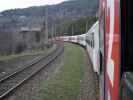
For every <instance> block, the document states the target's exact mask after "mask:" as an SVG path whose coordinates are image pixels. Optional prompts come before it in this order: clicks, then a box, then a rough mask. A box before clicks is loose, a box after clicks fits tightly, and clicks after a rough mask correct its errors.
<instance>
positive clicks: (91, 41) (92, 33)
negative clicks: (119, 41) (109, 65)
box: [86, 21, 100, 74]
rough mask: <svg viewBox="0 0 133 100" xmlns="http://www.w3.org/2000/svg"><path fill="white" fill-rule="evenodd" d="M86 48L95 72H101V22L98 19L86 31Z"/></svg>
mask: <svg viewBox="0 0 133 100" xmlns="http://www.w3.org/2000/svg"><path fill="white" fill-rule="evenodd" d="M86 48H87V51H88V54H89V56H90V59H91V61H92V64H93V70H94V72H97V73H98V74H99V70H100V60H99V22H98V21H97V22H96V23H95V24H94V25H93V26H92V27H91V29H90V30H89V31H88V32H87V33H86Z"/></svg>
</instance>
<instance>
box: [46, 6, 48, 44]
mask: <svg viewBox="0 0 133 100" xmlns="http://www.w3.org/2000/svg"><path fill="white" fill-rule="evenodd" d="M47 44H48V7H46V8H45V45H47Z"/></svg>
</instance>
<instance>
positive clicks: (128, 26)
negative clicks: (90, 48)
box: [120, 0, 133, 100]
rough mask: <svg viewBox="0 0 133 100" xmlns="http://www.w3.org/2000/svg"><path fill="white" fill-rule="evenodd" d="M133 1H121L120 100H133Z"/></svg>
mask: <svg viewBox="0 0 133 100" xmlns="http://www.w3.org/2000/svg"><path fill="white" fill-rule="evenodd" d="M132 4H133V1H132V0H123V1H121V8H122V9H121V44H122V45H121V49H122V50H121V55H122V56H121V65H122V68H121V84H122V88H121V91H120V92H121V100H133V60H132V59H133V13H132V10H133V5H132Z"/></svg>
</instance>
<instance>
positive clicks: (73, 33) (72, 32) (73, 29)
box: [72, 25, 74, 36]
mask: <svg viewBox="0 0 133 100" xmlns="http://www.w3.org/2000/svg"><path fill="white" fill-rule="evenodd" d="M73 35H74V27H73V25H72V36H73Z"/></svg>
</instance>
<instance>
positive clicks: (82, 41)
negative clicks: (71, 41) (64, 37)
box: [77, 34, 86, 47]
mask: <svg viewBox="0 0 133 100" xmlns="http://www.w3.org/2000/svg"><path fill="white" fill-rule="evenodd" d="M77 42H78V44H80V45H82V46H84V47H85V46H86V34H82V35H77Z"/></svg>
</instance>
